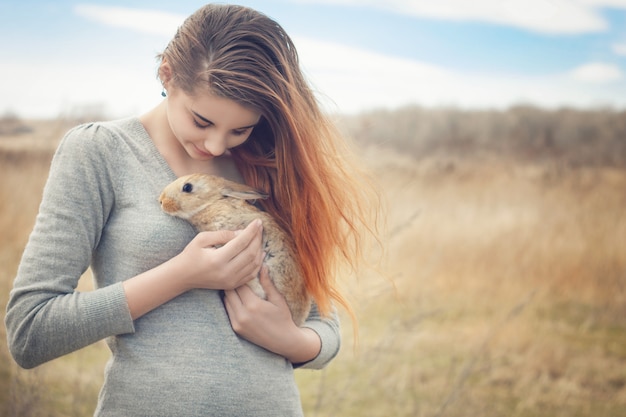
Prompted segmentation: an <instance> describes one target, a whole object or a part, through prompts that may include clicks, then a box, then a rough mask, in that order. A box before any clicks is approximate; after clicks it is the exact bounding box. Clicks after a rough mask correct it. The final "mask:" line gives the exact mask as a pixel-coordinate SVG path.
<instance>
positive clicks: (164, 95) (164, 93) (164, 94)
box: [161, 88, 167, 97]
mask: <svg viewBox="0 0 626 417" xmlns="http://www.w3.org/2000/svg"><path fill="white" fill-rule="evenodd" d="M161 97H167V92H166V91H165V88H164V89H163V90H162V91H161Z"/></svg>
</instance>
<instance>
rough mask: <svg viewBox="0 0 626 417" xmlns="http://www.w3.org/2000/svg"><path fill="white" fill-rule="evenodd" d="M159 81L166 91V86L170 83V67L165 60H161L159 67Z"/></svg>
mask: <svg viewBox="0 0 626 417" xmlns="http://www.w3.org/2000/svg"><path fill="white" fill-rule="evenodd" d="M159 79H160V80H161V84H163V87H164V88H165V89H166V90H167V89H168V84H169V83H170V82H171V81H172V67H170V64H169V62H167V60H166V59H165V58H163V60H162V61H161V65H159Z"/></svg>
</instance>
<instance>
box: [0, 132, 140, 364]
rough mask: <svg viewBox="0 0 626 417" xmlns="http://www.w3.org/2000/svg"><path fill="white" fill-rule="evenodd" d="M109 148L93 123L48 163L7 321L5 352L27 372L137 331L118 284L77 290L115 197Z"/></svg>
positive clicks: (74, 134) (69, 138) (72, 136)
mask: <svg viewBox="0 0 626 417" xmlns="http://www.w3.org/2000/svg"><path fill="white" fill-rule="evenodd" d="M107 142H108V138H107V137H106V133H104V132H101V131H99V129H98V127H97V126H96V125H86V126H81V127H78V128H75V129H73V130H72V131H70V132H68V134H67V135H66V136H65V138H64V139H63V141H62V142H61V144H60V146H59V148H58V149H57V152H56V153H55V156H54V158H53V161H52V164H51V167H50V172H49V176H48V180H47V183H46V186H45V188H44V194H43V198H42V202H41V205H40V207H39V213H38V215H37V219H36V221H35V226H34V229H33V231H32V232H31V235H30V238H29V241H28V243H27V245H26V248H25V250H24V253H23V255H22V260H21V262H20V265H19V268H18V271H17V276H16V278H15V282H14V287H13V290H12V291H11V294H10V297H9V302H8V305H7V314H6V318H5V321H6V328H7V339H8V345H9V349H10V351H11V354H12V355H13V357H14V359H15V360H16V362H17V363H18V364H19V365H20V366H22V367H24V368H32V367H35V366H38V365H40V364H42V363H44V362H46V361H49V360H51V359H54V358H57V357H59V356H62V355H65V354H67V353H70V352H72V351H75V350H77V349H80V348H82V347H85V346H87V345H89V344H92V343H94V342H96V341H98V340H101V339H103V338H105V337H108V336H112V335H117V334H123V333H132V332H134V326H133V321H132V318H131V316H130V312H129V309H128V305H127V302H126V297H125V294H124V290H123V288H122V284H121V282H118V283H116V284H113V285H110V286H108V287H104V288H100V289H97V290H94V291H89V292H78V291H76V286H77V284H78V280H79V278H80V277H81V275H82V274H83V273H84V272H85V271H86V270H87V268H88V267H89V264H90V262H91V256H92V253H93V251H94V250H95V248H96V247H97V245H98V241H99V238H100V236H101V232H102V230H103V228H104V226H105V224H106V221H107V216H108V213H109V211H110V208H111V206H112V204H113V202H114V198H115V197H114V193H113V185H112V183H111V179H110V176H109V173H111V172H114V171H112V166H113V164H114V158H113V157H112V155H113V153H112V152H113V150H112V149H111V145H108V146H107Z"/></svg>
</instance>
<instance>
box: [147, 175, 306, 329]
mask: <svg viewBox="0 0 626 417" xmlns="http://www.w3.org/2000/svg"><path fill="white" fill-rule="evenodd" d="M260 198H261V199H265V198H267V194H264V193H262V192H260V191H258V190H255V189H254V188H252V187H249V186H247V185H243V184H239V183H236V182H233V181H229V180H227V179H225V178H222V177H218V176H215V175H208V174H191V175H186V176H183V177H180V178H178V179H177V180H175V181H173V182H172V183H170V184H169V185H167V186H166V187H165V188H164V189H163V192H162V193H161V195H160V197H159V201H160V203H161V209H162V210H163V211H164V212H165V213H167V214H169V215H172V216H175V217H179V218H182V219H184V220H186V221H188V222H189V223H190V224H191V225H192V226H193V227H194V228H195V229H196V231H198V232H200V231H214V230H223V229H226V230H237V229H242V228H244V227H245V226H247V225H248V224H250V222H252V221H253V220H255V219H257V218H260V219H261V221H262V222H263V248H264V249H263V250H264V251H265V252H266V257H265V261H264V262H265V264H266V265H267V267H268V269H269V273H270V278H271V279H272V281H273V283H274V285H275V286H276V288H277V289H278V291H279V292H280V293H281V294H282V295H283V296H284V297H285V300H286V301H287V305H288V306H289V309H290V311H291V316H292V319H293V321H294V323H296V324H297V325H298V326H300V325H302V324H303V323H304V320H305V319H306V318H307V316H308V315H309V311H310V308H311V298H310V296H309V294H308V292H307V290H306V287H305V282H304V276H303V274H302V271H301V268H300V266H299V264H298V263H297V260H296V256H295V252H294V249H293V243H292V239H291V238H290V237H289V236H287V234H286V233H285V232H284V230H283V229H282V228H281V227H280V226H279V225H278V224H277V223H276V221H275V220H274V219H273V218H272V216H270V215H269V214H268V213H266V212H264V211H261V210H259V209H258V208H256V207H255V206H254V205H252V204H250V203H248V201H249V200H257V199H260ZM248 286H249V287H250V288H251V289H252V290H253V291H254V292H255V294H257V295H258V296H259V297H262V298H266V294H265V291H263V288H262V287H261V284H260V283H259V280H258V277H257V278H256V279H254V280H252V281H250V282H248Z"/></svg>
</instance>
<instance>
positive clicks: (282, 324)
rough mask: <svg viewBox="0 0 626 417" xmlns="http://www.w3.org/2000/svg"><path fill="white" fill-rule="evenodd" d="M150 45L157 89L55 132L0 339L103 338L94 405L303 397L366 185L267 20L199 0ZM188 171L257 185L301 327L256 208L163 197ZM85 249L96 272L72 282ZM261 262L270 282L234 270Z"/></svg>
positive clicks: (43, 357)
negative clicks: (287, 263)
mask: <svg viewBox="0 0 626 417" xmlns="http://www.w3.org/2000/svg"><path fill="white" fill-rule="evenodd" d="M159 58H160V65H159V72H158V73H159V78H160V80H161V82H162V84H163V87H164V91H163V95H164V97H166V98H165V99H164V100H163V101H162V103H160V104H159V105H158V106H157V107H156V108H154V109H153V110H151V111H149V112H148V113H146V114H144V115H142V116H141V117H139V118H129V119H124V120H117V121H111V122H103V123H93V124H87V125H83V126H79V127H77V128H74V129H73V130H71V131H70V132H69V133H68V134H67V135H66V136H65V138H64V139H63V141H62V142H61V144H60V146H59V148H58V150H57V152H56V154H55V157H54V159H53V162H52V166H51V169H50V173H49V178H48V182H47V184H46V187H45V190H44V196H43V200H42V203H41V206H40V212H39V215H38V217H37V220H36V224H35V227H34V230H33V232H32V234H31V237H30V240H29V242H28V245H27V247H26V249H25V251H24V254H23V257H22V261H21V263H20V267H19V269H18V273H17V277H16V280H15V284H14V289H13V291H12V292H11V296H10V300H9V304H8V308H7V315H6V326H7V330H8V340H9V346H10V350H11V352H12V354H13V356H14V358H15V360H16V361H17V362H18V364H20V365H21V366H23V367H25V368H31V367H35V366H37V365H39V364H41V363H43V362H46V361H49V360H51V359H53V358H56V357H59V356H61V355H64V354H67V353H69V352H72V351H74V350H76V349H80V348H82V347H84V346H87V345H89V344H91V343H94V342H96V341H98V340H101V339H103V338H106V341H107V344H108V346H109V348H110V349H111V352H112V356H111V359H110V360H109V362H108V364H107V366H106V370H105V381H104V386H103V387H102V390H101V392H100V396H99V401H98V406H97V409H96V412H95V414H96V415H97V416H126V417H129V416H161V415H162V416H170V417H171V416H187V417H188V416H207V415H215V416H230V415H254V416H265V415H267V416H297V415H301V414H302V408H301V405H300V398H299V393H298V390H297V386H296V384H295V382H294V377H293V368H294V367H298V366H302V367H306V368H313V369H319V368H322V367H324V366H325V365H326V364H328V363H329V361H331V360H332V359H333V358H334V357H335V355H336V354H337V352H338V350H339V345H340V332H339V323H338V320H337V317H336V314H335V311H334V309H333V305H334V303H335V302H338V303H340V304H343V305H344V306H346V307H348V310H349V306H347V304H346V302H345V300H344V298H343V297H342V296H341V295H340V294H339V292H338V291H337V290H336V288H335V282H334V280H333V278H332V277H333V275H334V274H335V273H336V272H337V267H338V266H339V261H347V262H348V264H351V265H352V266H355V265H356V263H357V261H358V259H359V257H360V253H361V252H360V248H359V247H360V245H359V241H360V233H361V231H362V230H363V228H362V226H366V227H367V225H368V221H369V218H368V216H367V214H368V210H369V206H368V205H367V204H368V203H369V201H368V200H367V199H364V197H366V196H368V192H367V191H366V190H367V189H366V188H364V187H363V186H362V185H361V184H360V182H359V181H358V180H359V175H358V172H356V171H354V170H353V168H352V165H350V164H348V163H347V161H346V160H345V159H344V158H343V157H342V155H343V153H344V150H343V149H342V148H341V147H340V144H341V142H340V140H339V139H340V138H339V136H338V135H337V134H336V133H335V131H334V130H333V128H332V126H331V124H330V123H329V122H328V120H327V119H326V118H325V117H324V116H323V114H322V113H321V111H320V109H319V107H318V104H317V103H316V101H315V98H314V96H313V94H312V92H311V90H310V88H309V87H308V86H307V83H306V82H305V80H304V78H303V76H302V74H301V71H300V69H299V64H298V58H297V55H296V50H295V47H294V45H293V43H292V41H291V40H290V38H289V36H287V34H286V33H285V32H284V31H283V29H282V28H281V27H280V26H279V25H278V24H277V23H276V22H274V21H273V20H271V19H269V18H267V17H266V16H264V15H262V14H260V13H258V12H256V11H254V10H251V9H248V8H244V7H238V6H228V5H207V6H205V7H203V8H201V9H200V10H198V11H197V12H196V13H194V14H193V15H192V16H190V17H189V18H188V19H187V20H186V21H185V22H184V24H183V25H182V26H181V27H180V28H179V30H178V32H177V34H176V36H175V37H174V38H173V39H172V41H171V42H170V43H169V45H168V46H167V48H166V49H165V51H164V52H163V54H161V55H160V57H159ZM194 172H204V173H211V174H216V175H220V176H223V177H226V178H229V179H231V180H236V181H240V182H245V183H247V184H249V185H251V186H253V187H255V188H258V189H260V190H263V191H265V192H266V193H268V194H269V195H270V198H269V199H268V200H266V201H264V202H262V203H261V204H262V205H263V208H264V209H265V210H266V211H267V212H269V213H271V214H272V215H273V216H274V217H275V218H276V219H277V220H278V221H279V222H280V224H281V225H282V226H283V227H284V228H285V229H286V230H287V231H288V232H289V233H291V234H292V235H293V237H294V241H295V244H296V249H297V250H296V252H297V253H298V257H299V259H298V260H299V262H300V263H301V265H302V268H303V271H304V273H305V276H306V282H307V289H308V291H309V292H310V294H311V295H312V297H313V299H314V305H313V308H312V312H311V314H310V316H309V318H308V320H307V321H306V322H305V324H304V325H303V326H302V327H297V326H296V325H295V324H294V323H293V321H292V320H291V316H290V314H289V310H288V308H287V306H286V303H285V300H284V299H283V298H282V296H281V295H280V294H279V293H278V292H277V290H276V289H275V288H274V287H273V285H272V284H271V281H270V280H269V277H268V275H267V272H266V270H265V269H264V268H262V259H263V257H264V253H263V252H262V248H261V233H262V224H260V222H259V221H255V222H253V223H251V224H250V225H249V226H248V227H247V228H245V229H244V230H240V231H226V230H224V231H220V232H204V233H199V234H196V233H195V232H194V231H193V230H192V228H191V227H190V226H189V225H187V224H186V223H185V222H183V221H181V220H179V219H176V218H173V217H171V216H168V215H167V214H164V213H163V212H162V211H161V209H160V207H159V203H158V200H157V198H158V196H159V194H160V192H161V190H162V189H163V188H164V187H165V185H167V184H168V183H170V182H171V181H173V180H174V179H175V178H177V177H179V176H182V175H186V174H190V173H194ZM370 230H371V229H370ZM216 247H219V248H216ZM88 267H91V269H92V272H93V275H94V280H95V283H96V289H95V290H94V291H91V292H82V293H81V292H78V291H76V290H75V288H76V285H77V282H78V279H79V277H80V276H81V275H82V274H83V273H84V271H85V270H86V269H87V268H88ZM259 273H260V277H261V282H262V285H263V286H264V288H265V290H266V292H267V293H268V300H263V299H260V298H258V297H257V296H256V295H254V293H252V292H251V290H250V289H249V288H248V287H247V286H246V285H244V284H245V283H246V282H247V281H249V280H250V279H252V278H253V277H255V276H257V274H259Z"/></svg>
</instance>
